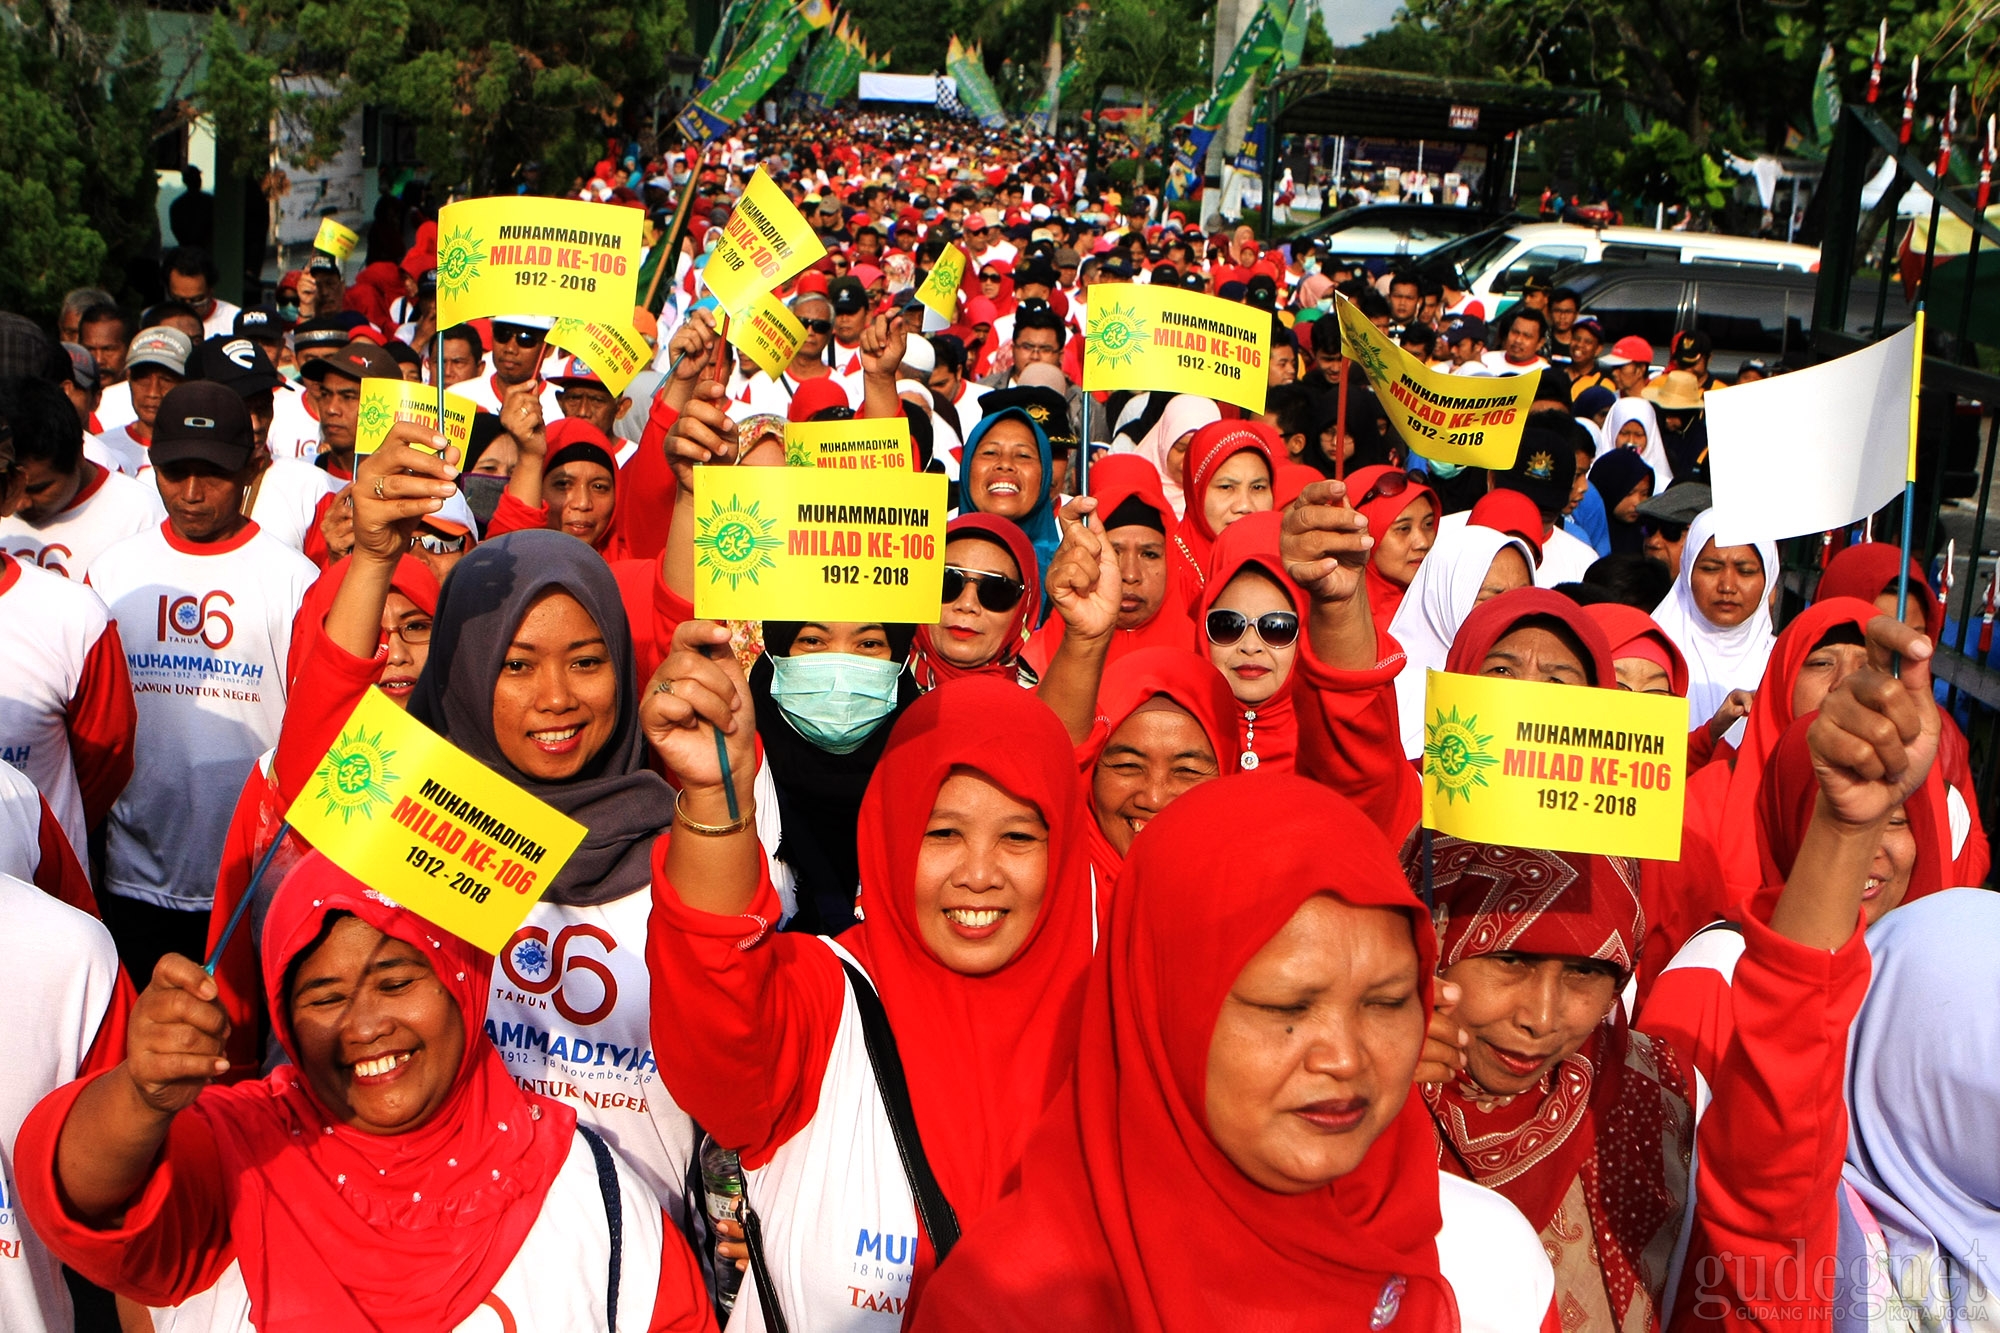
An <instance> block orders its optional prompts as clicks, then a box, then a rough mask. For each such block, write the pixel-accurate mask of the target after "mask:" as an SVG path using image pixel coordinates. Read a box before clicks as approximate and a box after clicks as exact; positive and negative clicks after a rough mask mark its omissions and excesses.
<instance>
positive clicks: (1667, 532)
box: [1639, 518, 1688, 542]
mask: <svg viewBox="0 0 2000 1333" xmlns="http://www.w3.org/2000/svg"><path fill="white" fill-rule="evenodd" d="M1639 526H1640V528H1641V529H1643V530H1644V531H1645V534H1646V535H1647V536H1648V537H1658V538H1660V539H1661V540H1662V541H1669V542H1677V541H1680V540H1681V539H1682V538H1684V537H1686V536H1687V530H1688V525H1687V524H1685V523H1662V522H1661V521H1660V520H1658V519H1653V518H1642V519H1640V520H1639Z"/></svg>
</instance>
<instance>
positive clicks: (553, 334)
mask: <svg viewBox="0 0 2000 1333" xmlns="http://www.w3.org/2000/svg"><path fill="white" fill-rule="evenodd" d="M548 340H549V341H550V342H552V343H554V344H555V345H556V346H557V347H560V348H563V349H564V350H565V351H570V352H574V353H575V354H576V355H578V356H580V357H582V358H583V363H584V364H585V365H586V366H589V367H590V368H591V369H592V370H594V371H596V372H597V378H599V379H601V380H603V381H604V387H605V388H606V389H607V390H609V391H610V393H611V396H612V397H613V398H616V397H617V396H618V395H619V394H621V393H624V392H625V386H626V385H628V384H630V383H631V382H632V377H633V376H635V375H637V374H638V373H639V372H640V371H641V370H644V369H645V368H646V363H647V362H648V361H650V360H652V357H653V349H652V348H650V347H648V346H647V345H646V338H645V335H643V334H641V333H640V332H639V330H637V329H635V328H633V327H632V320H631V318H630V317H629V316H627V318H626V320H625V322H624V323H623V324H622V325H619V324H586V323H584V321H582V320H580V319H577V318H576V317H575V316H573V315H565V316H563V317H562V318H561V319H559V320H557V321H556V326H555V327H554V328H553V329H550V330H549V338H548Z"/></svg>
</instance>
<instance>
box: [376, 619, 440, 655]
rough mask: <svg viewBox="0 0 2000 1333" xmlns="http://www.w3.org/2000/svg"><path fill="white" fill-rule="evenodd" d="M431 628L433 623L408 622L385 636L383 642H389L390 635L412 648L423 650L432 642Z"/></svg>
mask: <svg viewBox="0 0 2000 1333" xmlns="http://www.w3.org/2000/svg"><path fill="white" fill-rule="evenodd" d="M431 628H432V626H431V622H430V621H428V620H406V621H404V622H403V623H402V624H400V625H398V626H396V628H394V629H392V630H390V631H389V634H384V635H383V636H382V642H383V643H387V642H389V635H390V634H393V635H395V636H396V637H397V638H399V639H401V640H402V641H403V642H404V643H407V644H409V645H410V646H411V647H412V648H421V647H422V646H423V645H425V644H427V643H429V642H430V641H431Z"/></svg>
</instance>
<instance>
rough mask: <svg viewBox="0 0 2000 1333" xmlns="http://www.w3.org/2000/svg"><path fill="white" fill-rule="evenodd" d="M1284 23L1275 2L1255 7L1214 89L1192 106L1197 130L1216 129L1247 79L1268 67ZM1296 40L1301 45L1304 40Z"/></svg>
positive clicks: (1270, 0) (1280, 43) (1269, 0)
mask: <svg viewBox="0 0 2000 1333" xmlns="http://www.w3.org/2000/svg"><path fill="white" fill-rule="evenodd" d="M1285 22H1286V14H1285V11H1284V10H1283V9H1281V8H1279V7H1278V5H1277V3H1276V0H1264V3H1263V4H1261V5H1259V6H1258V7H1257V12H1256V14H1255V15H1253V16H1252V17H1251V19H1250V26H1249V27H1247V28H1245V29H1244V30H1243V35H1242V36H1241V37H1238V38H1237V39H1236V49H1235V50H1233V51H1231V52H1230V53H1229V63H1228V64H1226V65H1224V66H1223V67H1222V73H1221V74H1219V75H1217V76H1216V80H1215V87H1214V89H1213V90H1212V91H1211V92H1210V93H1209V94H1208V96H1207V97H1206V98H1205V99H1204V100H1203V101H1202V102H1201V104H1200V105H1198V106H1196V107H1195V110H1194V123H1195V127H1196V128H1197V129H1206V130H1211V131H1213V130H1215V129H1218V128H1220V126H1221V125H1222V122H1223V119H1224V118H1225V117H1226V116H1228V114H1229V108H1230V105H1231V104H1232V103H1234V102H1235V101H1236V99H1237V97H1238V96H1240V95H1241V94H1242V92H1243V90H1244V89H1245V88H1246V87H1248V86H1249V84H1250V78H1251V76H1252V75H1254V74H1255V73H1256V72H1257V71H1258V70H1260V69H1262V68H1263V67H1264V66H1265V65H1266V64H1268V63H1269V62H1270V59H1271V57H1272V56H1274V55H1277V54H1278V52H1279V50H1280V49H1281V48H1282V46H1283V43H1284V37H1285ZM1300 40H1301V42H1303V40H1304V39H1303V38H1301V39H1300Z"/></svg>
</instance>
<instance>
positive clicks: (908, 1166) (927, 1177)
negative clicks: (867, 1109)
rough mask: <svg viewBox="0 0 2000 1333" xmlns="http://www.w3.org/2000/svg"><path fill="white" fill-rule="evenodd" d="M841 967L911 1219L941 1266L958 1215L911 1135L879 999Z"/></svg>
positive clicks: (903, 1086)
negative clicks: (909, 1199)
mask: <svg viewBox="0 0 2000 1333" xmlns="http://www.w3.org/2000/svg"><path fill="white" fill-rule="evenodd" d="M840 965H841V967H843V968H845V969H846V970H847V981H848V985H849V987H850V988H851V989H852V990H853V991H854V1003H855V1007H856V1008H858V1009H859V1010H860V1011H861V1036H862V1039H863V1040H864V1041H866V1042H867V1043H868V1063H869V1065H870V1066H871V1067H872V1068H873V1069H874V1071H875V1087H876V1089H877V1090H878V1091H880V1092H881V1094H882V1105H883V1107H884V1108H885V1109H886V1110H887V1111H888V1112H889V1129H890V1131H891V1132H892V1133H893V1134H894V1135H895V1136H896V1153H897V1155H898V1156H900V1157H901V1158H902V1159H903V1175H904V1176H905V1177H906V1178H907V1179H908V1180H909V1182H910V1194H911V1195H912V1196H913V1197H914V1198H915V1199H916V1202H917V1217H918V1218H919V1220H921V1221H922V1222H923V1224H924V1230H925V1231H926V1232H928V1233H929V1235H930V1238H931V1248H932V1249H933V1250H935V1251H936V1252H937V1261H938V1262H939V1263H940V1264H942V1263H943V1262H944V1260H945V1256H946V1255H948V1254H950V1253H951V1247H952V1246H954V1245H956V1244H958V1214H956V1213H954V1212H953V1211H952V1209H951V1201H950V1200H949V1199H946V1198H945V1197H944V1190H943V1188H942V1187H941V1186H939V1184H938V1180H937V1176H936V1175H935V1174H933V1173H932V1171H931V1164H930V1161H929V1159H927V1158H926V1157H925V1156H924V1143H923V1140H922V1139H921V1138H920V1137H919V1136H918V1134H917V1112H916V1108H915V1107H913V1106H911V1105H910V1086H909V1084H908V1083H907V1082H906V1081H905V1080H904V1078H903V1060H902V1057H901V1056H899V1055H898V1054H897V1053H896V1034H895V1033H894V1032H893V1031H892V1030H891V1029H890V1027H889V1015H888V1013H887V1011H885V1010H884V1009H883V1008H882V997H881V996H879V995H877V994H876V993H875V987H874V986H873V985H872V984H871V983H870V982H869V980H868V977H867V976H866V974H864V973H863V972H862V971H861V969H860V968H858V967H856V966H855V965H854V964H852V963H850V962H848V961H847V960H846V959H845V958H843V959H841V962H840Z"/></svg>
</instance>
